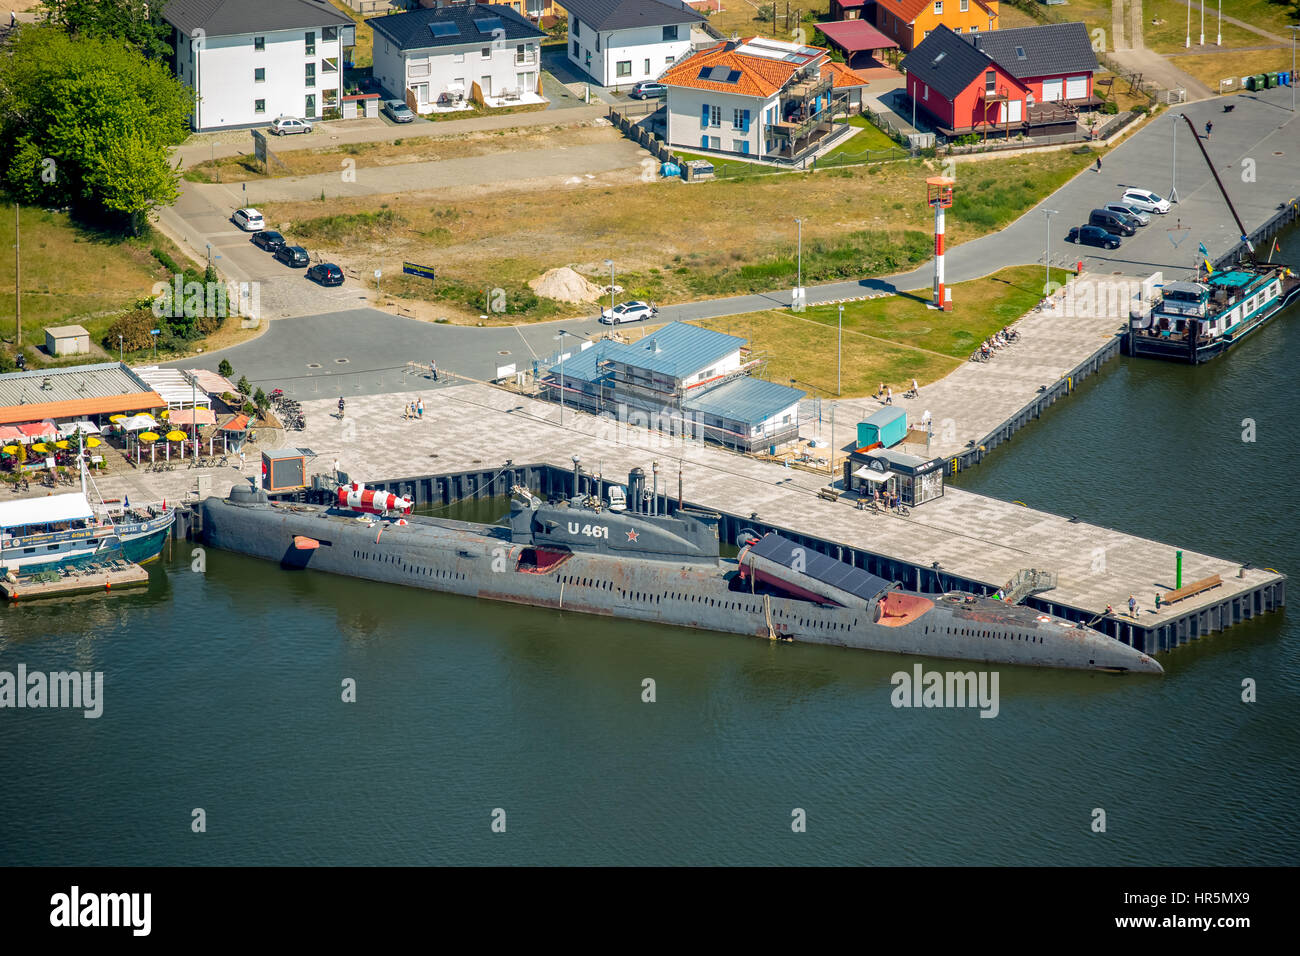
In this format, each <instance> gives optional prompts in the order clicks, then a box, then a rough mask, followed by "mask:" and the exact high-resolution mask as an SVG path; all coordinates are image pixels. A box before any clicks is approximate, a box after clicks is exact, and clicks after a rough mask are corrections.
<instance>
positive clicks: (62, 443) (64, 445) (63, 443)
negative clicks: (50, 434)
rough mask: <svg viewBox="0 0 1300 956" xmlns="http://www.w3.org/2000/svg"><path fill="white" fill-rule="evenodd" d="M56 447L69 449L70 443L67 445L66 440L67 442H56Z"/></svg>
mask: <svg viewBox="0 0 1300 956" xmlns="http://www.w3.org/2000/svg"><path fill="white" fill-rule="evenodd" d="M54 447H55V448H67V447H68V443H67V441H66V440H65V441H56V442H55V443H54Z"/></svg>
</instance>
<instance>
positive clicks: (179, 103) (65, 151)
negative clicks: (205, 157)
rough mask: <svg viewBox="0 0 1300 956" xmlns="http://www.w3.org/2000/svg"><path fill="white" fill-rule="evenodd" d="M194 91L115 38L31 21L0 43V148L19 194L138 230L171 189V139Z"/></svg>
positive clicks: (185, 128) (178, 136) (180, 133)
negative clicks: (69, 31) (71, 32)
mask: <svg viewBox="0 0 1300 956" xmlns="http://www.w3.org/2000/svg"><path fill="white" fill-rule="evenodd" d="M192 106H193V104H192V100H191V96H190V94H189V93H188V92H187V90H186V88H185V87H184V86H182V85H181V84H180V83H179V82H178V81H177V80H176V78H175V77H173V76H172V75H171V74H170V72H169V71H168V70H167V68H166V67H165V66H163V65H162V64H161V63H157V62H151V61H148V60H146V59H145V58H144V57H143V56H142V55H141V54H140V53H139V52H138V51H137V50H135V49H134V48H132V47H130V46H123V44H122V43H121V41H120V40H115V39H97V38H89V37H80V36H78V37H70V36H68V35H66V34H64V33H63V32H62V31H60V30H59V29H58V28H57V27H52V26H33V27H27V28H25V29H23V30H20V31H18V33H17V34H16V35H15V36H14V37H13V38H12V39H11V41H10V42H9V44H8V45H7V46H6V47H5V48H4V49H3V51H0V151H2V152H3V154H4V155H5V156H7V157H9V159H8V163H7V167H4V169H3V173H4V178H5V180H6V182H7V185H8V186H9V189H10V191H11V192H12V193H14V194H15V195H16V196H17V198H19V199H21V200H23V201H25V202H27V203H29V204H32V205H43V206H47V207H48V206H56V207H57V206H71V207H73V208H74V209H75V210H76V211H77V212H78V214H80V215H82V216H83V217H90V218H101V217H107V218H108V219H109V220H110V221H112V222H114V224H116V225H119V226H124V227H127V228H129V229H130V230H131V231H133V232H138V231H139V230H140V229H141V227H142V226H143V225H144V222H145V218H146V217H147V215H148V213H149V211H150V210H151V209H153V208H154V207H155V206H158V205H164V204H169V203H171V202H173V201H174V200H175V198H176V196H177V180H178V178H179V173H178V172H177V171H176V170H174V169H172V168H171V164H170V162H169V157H168V150H169V147H171V146H175V145H177V144H178V143H180V142H181V141H182V140H184V139H185V137H186V136H187V135H188V134H189V115H190V111H191V109H192Z"/></svg>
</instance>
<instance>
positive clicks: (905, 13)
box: [880, 0, 995, 23]
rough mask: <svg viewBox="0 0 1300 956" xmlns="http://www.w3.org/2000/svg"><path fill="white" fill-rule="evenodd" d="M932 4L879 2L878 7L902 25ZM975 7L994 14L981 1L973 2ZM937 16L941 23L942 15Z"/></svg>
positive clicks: (931, 0)
mask: <svg viewBox="0 0 1300 956" xmlns="http://www.w3.org/2000/svg"><path fill="white" fill-rule="evenodd" d="M933 3H934V0H888V2H885V0H881V4H880V6H881V8H882V9H884V10H888V11H889V12H890V13H892V14H894V15H895V16H896V17H898V18H899V19H900V20H902V21H903V22H904V23H911V22H912V21H913V20H915V19H916V18H917V15H918V14H920V13H921V11H923V10H924V9H925V8H926V7H928V6H930V5H931V4H933ZM953 3H954V4H955V3H956V0H953ZM975 5H976V6H977V7H979V8H980V9H982V10H984V11H986V12H987V13H989V14H990V15H993V14H994V13H995V11H994V10H993V8H992V6H991V5H990V4H987V3H982V2H981V0H975ZM945 9H947V8H945ZM952 9H954V10H957V7H955V6H954V7H953V8H952ZM958 12H960V11H959V10H958ZM939 16H940V18H941V19H940V21H939V22H940V23H942V22H943V19H942V17H943V16H944V15H943V14H940V15H939Z"/></svg>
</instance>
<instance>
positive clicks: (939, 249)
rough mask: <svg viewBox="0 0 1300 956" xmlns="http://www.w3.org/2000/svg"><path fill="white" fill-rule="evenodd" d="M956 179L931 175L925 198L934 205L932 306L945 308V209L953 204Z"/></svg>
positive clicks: (926, 184)
mask: <svg viewBox="0 0 1300 956" xmlns="http://www.w3.org/2000/svg"><path fill="white" fill-rule="evenodd" d="M956 182H957V181H956V180H955V179H951V178H949V177H948V176H931V177H930V178H929V179H927V180H926V181H925V198H926V202H928V203H929V204H930V205H931V206H933V207H934V301H933V302H932V303H930V307H931V308H934V309H945V308H947V303H946V302H945V301H944V291H943V225H944V224H943V211H944V210H945V209H947V208H948V207H949V206H951V205H952V187H953V186H954V185H955V184H956Z"/></svg>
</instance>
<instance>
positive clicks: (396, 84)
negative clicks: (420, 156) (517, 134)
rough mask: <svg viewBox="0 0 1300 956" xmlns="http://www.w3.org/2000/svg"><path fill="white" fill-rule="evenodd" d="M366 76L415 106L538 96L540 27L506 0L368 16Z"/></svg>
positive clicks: (539, 99) (499, 102) (496, 103)
mask: <svg viewBox="0 0 1300 956" xmlns="http://www.w3.org/2000/svg"><path fill="white" fill-rule="evenodd" d="M366 23H367V24H368V25H369V26H370V27H371V28H372V29H373V30H374V31H375V54H374V55H375V64H374V76H375V79H377V80H378V81H379V82H380V84H382V86H383V88H384V89H385V90H386V91H388V93H389V94H391V95H393V96H396V97H399V98H401V99H404V100H406V103H407V105H408V106H410V107H411V108H412V109H413V110H415V111H416V112H417V113H433V112H438V111H443V110H451V109H463V108H465V107H466V105H467V103H468V101H470V100H471V99H475V100H479V101H480V102H482V103H484V104H485V105H487V106H491V107H501V106H514V105H517V104H525V103H545V102H546V97H544V96H542V95H541V86H540V74H541V41H542V39H543V38H544V37H545V36H546V34H545V33H544V32H543V31H542V30H539V29H538V28H537V27H536V26H534V25H533V24H532V23H530V22H529V21H528V20H526V19H524V18H523V17H522V16H520V15H519V14H518V13H516V12H515V11H514V10H512V9H511V8H510V7H507V6H502V5H500V4H488V3H470V4H456V5H449V6H444V7H430V8H423V7H422V8H420V9H417V10H412V11H410V12H409V13H399V14H396V15H393V16H387V17H375V18H374V19H371V20H367V21H366Z"/></svg>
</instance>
